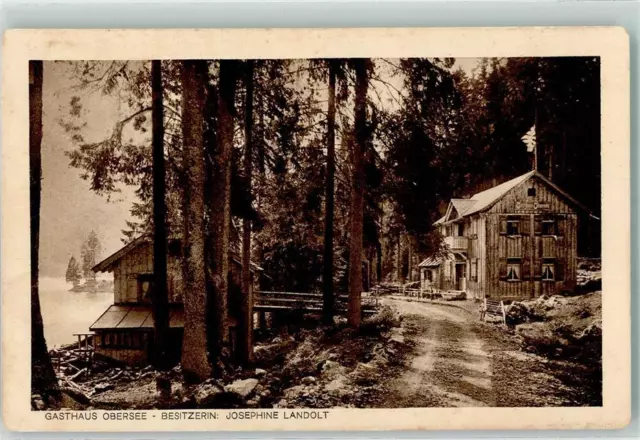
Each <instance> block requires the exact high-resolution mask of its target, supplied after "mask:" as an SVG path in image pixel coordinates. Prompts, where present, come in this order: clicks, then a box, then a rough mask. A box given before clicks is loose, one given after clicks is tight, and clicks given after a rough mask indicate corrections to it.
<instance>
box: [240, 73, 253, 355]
mask: <svg viewBox="0 0 640 440" xmlns="http://www.w3.org/2000/svg"><path fill="white" fill-rule="evenodd" d="M253 70H254V61H253V60H248V61H247V62H246V72H245V78H246V79H245V85H246V94H245V105H244V177H245V180H246V185H247V188H248V189H249V193H250V194H251V193H252V190H251V180H252V177H253ZM252 289H253V286H252V285H251V220H249V219H244V220H243V222H242V307H241V309H242V310H241V314H240V323H239V324H240V330H241V334H240V337H239V338H238V343H239V347H238V354H239V358H240V362H242V363H244V364H249V363H250V362H251V361H252V360H253V341H252V338H253V292H252Z"/></svg>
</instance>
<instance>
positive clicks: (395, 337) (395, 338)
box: [389, 327, 404, 344]
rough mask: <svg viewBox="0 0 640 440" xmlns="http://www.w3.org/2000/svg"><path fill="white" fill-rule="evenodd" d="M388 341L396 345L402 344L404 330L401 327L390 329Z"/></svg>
mask: <svg viewBox="0 0 640 440" xmlns="http://www.w3.org/2000/svg"><path fill="white" fill-rule="evenodd" d="M389 340H390V341H392V342H395V343H397V344H404V330H403V329H402V328H401V327H392V328H391V329H390V330H389Z"/></svg>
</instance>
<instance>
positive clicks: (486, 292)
mask: <svg viewBox="0 0 640 440" xmlns="http://www.w3.org/2000/svg"><path fill="white" fill-rule="evenodd" d="M580 211H582V212H588V211H587V210H586V208H584V207H583V206H582V205H581V204H580V203H578V202H577V201H576V200H575V199H573V198H572V197H571V196H569V195H568V194H567V193H565V192H564V191H562V190H561V189H560V188H558V187H557V186H556V185H555V184H553V183H552V182H551V181H550V180H549V179H547V178H546V177H544V176H543V175H542V174H540V173H538V172H537V171H531V172H528V173H526V174H524V175H522V176H519V177H516V178H515V179H512V180H509V181H507V182H504V183H502V184H501V185H498V186H495V187H493V188H490V189H488V190H486V191H482V192H479V193H477V194H475V195H473V196H472V197H470V198H468V199H452V200H451V201H450V202H449V205H448V208H447V211H446V214H445V215H444V216H443V217H442V218H440V219H439V220H438V221H437V222H436V223H435V226H436V227H437V228H438V230H439V231H440V232H441V233H442V235H443V236H444V241H445V244H446V249H447V250H446V251H445V252H444V253H443V254H442V255H438V256H433V257H431V258H427V259H426V260H424V261H422V262H421V263H420V265H419V269H420V279H421V288H422V289H423V290H425V289H433V290H436V291H460V292H466V296H467V298H469V299H471V298H475V299H483V298H495V299H504V300H508V299H522V298H531V297H537V296H540V295H552V294H556V293H561V292H562V291H572V290H573V289H574V288H575V284H576V265H577V261H576V260H577V236H578V234H577V228H578V214H579V213H580Z"/></svg>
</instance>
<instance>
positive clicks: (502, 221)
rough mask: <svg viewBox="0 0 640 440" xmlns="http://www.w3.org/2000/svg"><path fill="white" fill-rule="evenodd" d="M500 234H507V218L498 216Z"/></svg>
mask: <svg viewBox="0 0 640 440" xmlns="http://www.w3.org/2000/svg"><path fill="white" fill-rule="evenodd" d="M499 232H500V235H507V218H506V217H500V231H499Z"/></svg>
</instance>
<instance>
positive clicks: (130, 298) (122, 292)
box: [89, 235, 262, 365]
mask: <svg viewBox="0 0 640 440" xmlns="http://www.w3.org/2000/svg"><path fill="white" fill-rule="evenodd" d="M167 248H168V255H167V294H168V299H169V333H168V337H169V338H170V340H171V342H170V343H169V344H168V346H169V347H170V351H171V353H170V355H172V356H173V357H174V358H175V359H176V360H177V359H179V356H180V350H181V347H182V333H183V329H184V308H183V283H182V267H181V240H180V239H179V238H171V239H169V240H168V246H167ZM229 267H230V279H229V281H230V285H229V296H230V298H229V313H230V318H231V319H233V317H234V316H236V315H237V313H239V311H238V310H236V309H237V308H238V307H239V300H240V284H241V282H240V280H241V276H242V264H241V261H240V259H239V258H238V257H237V255H236V254H235V253H234V252H233V251H230V252H229ZM93 270H94V271H95V272H113V281H114V291H113V305H111V306H109V308H108V309H107V310H106V311H105V312H104V313H103V314H102V315H101V316H100V317H99V318H98V319H97V320H96V321H95V322H94V323H93V324H92V325H91V326H90V327H89V329H90V330H91V331H93V332H94V333H95V337H94V349H95V352H96V353H97V354H100V355H104V356H108V357H110V358H113V359H116V360H119V361H122V362H125V363H127V364H129V365H145V364H147V363H148V360H149V356H150V352H149V350H150V349H151V348H152V343H151V342H152V341H153V329H154V322H153V316H152V313H151V294H152V289H153V240H152V239H151V237H150V236H147V235H145V236H142V237H139V238H137V239H135V240H133V241H132V242H131V243H129V244H127V245H126V246H124V247H123V248H121V249H120V250H118V251H117V252H115V253H113V254H112V255H110V256H108V257H107V258H105V259H104V260H103V261H101V262H100V263H98V264H96V265H95V266H94V267H93ZM259 271H262V269H261V268H260V267H258V266H257V265H255V264H253V263H252V267H251V276H252V278H253V279H254V280H255V278H256V277H255V274H256V273H257V272H259Z"/></svg>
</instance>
